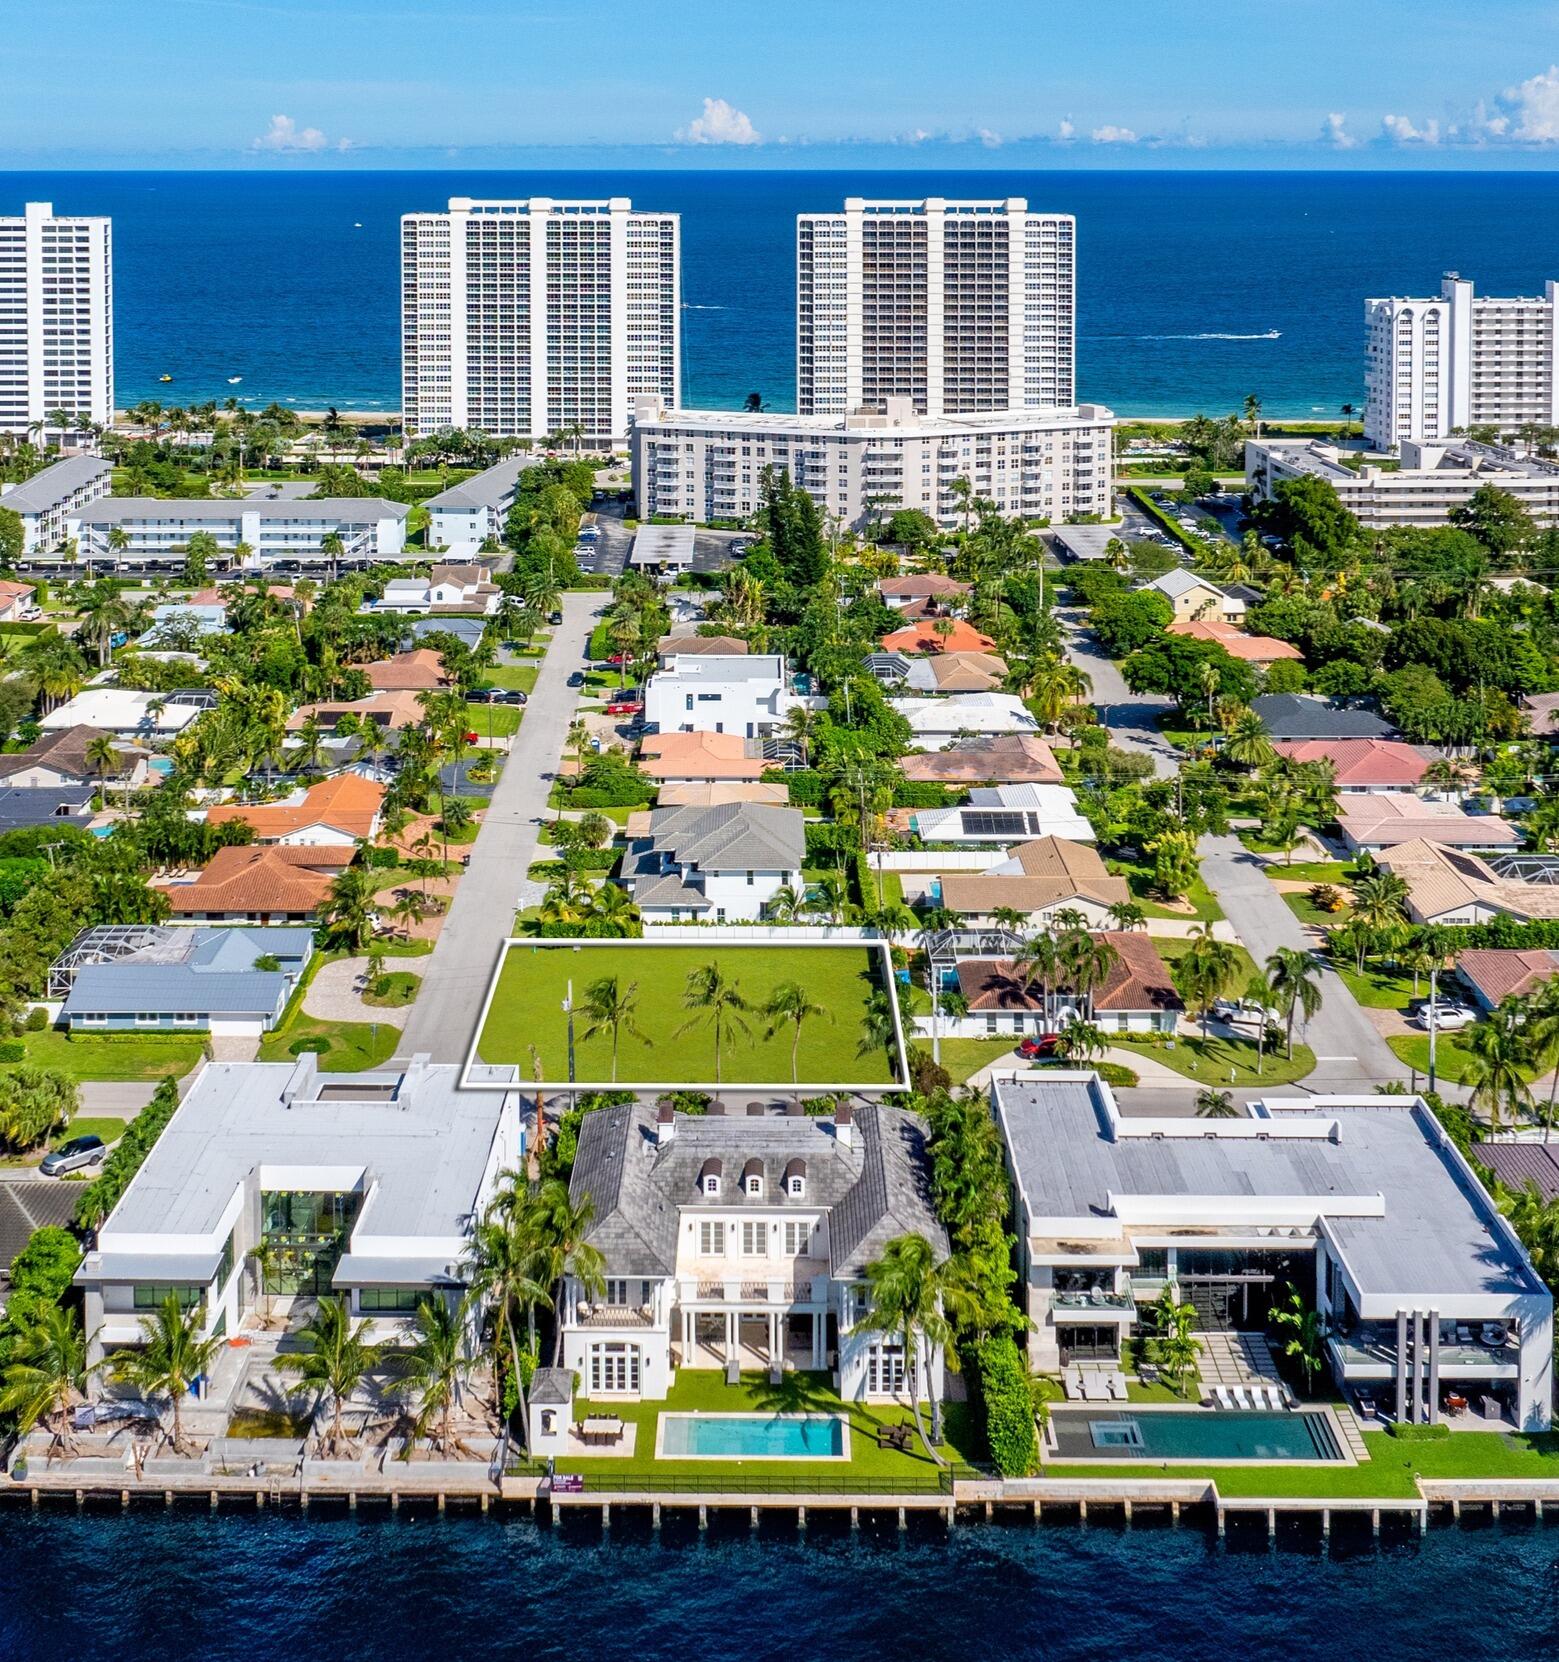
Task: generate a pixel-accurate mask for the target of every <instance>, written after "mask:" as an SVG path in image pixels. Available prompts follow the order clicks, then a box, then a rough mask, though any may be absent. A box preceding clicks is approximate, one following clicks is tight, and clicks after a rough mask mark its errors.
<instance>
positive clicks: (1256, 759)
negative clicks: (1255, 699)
mask: <svg viewBox="0 0 1559 1662" xmlns="http://www.w3.org/2000/svg"><path fill="white" fill-rule="evenodd" d="M1223 753H1224V755H1225V756H1227V757H1228V758H1229V760H1230V761H1231V762H1237V763H1238V764H1239V765H1240V766H1241V767H1243V768H1260V767H1265V766H1266V765H1267V764H1268V763H1269V762H1270V761H1271V760H1272V758H1273V757H1274V756H1275V755H1276V754H1277V752H1276V751H1275V750H1274V749H1273V748H1272V741H1271V739H1269V738H1268V737H1267V729H1266V726H1265V725H1264V724H1263V722H1262V719H1261V717H1260V716H1258V715H1257V714H1256V712H1255V711H1254V710H1251V709H1246V710H1242V711H1241V712H1240V714H1239V715H1237V716H1236V717H1235V718H1234V725H1233V726H1232V727H1231V728H1230V729H1229V735H1228V737H1227V738H1226V739H1225V740H1224V741H1223Z"/></svg>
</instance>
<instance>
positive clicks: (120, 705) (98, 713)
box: [38, 687, 217, 744]
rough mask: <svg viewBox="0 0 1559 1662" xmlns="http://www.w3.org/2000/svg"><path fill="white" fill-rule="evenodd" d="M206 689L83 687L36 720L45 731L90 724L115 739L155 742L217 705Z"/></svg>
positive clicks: (182, 728) (171, 736)
mask: <svg viewBox="0 0 1559 1662" xmlns="http://www.w3.org/2000/svg"><path fill="white" fill-rule="evenodd" d="M216 701H217V695H216V694H215V693H214V692H209V691H207V690H206V689H205V688H190V689H189V690H188V691H186V692H168V693H156V692H136V691H134V690H133V689H132V688H130V687H83V688H82V689H81V691H80V692H78V693H77V694H76V696H75V697H74V698H67V699H66V700H65V702H64V703H63V704H59V705H56V706H55V707H54V709H52V710H50V711H49V713H48V714H47V715H46V716H45V717H44V718H43V719H42V720H41V721H40V722H39V723H38V725H39V726H40V727H41V728H42V729H43V731H44V733H45V734H48V733H55V732H61V731H64V730H66V729H69V728H73V727H91V728H95V729H96V730H98V731H99V732H103V733H110V734H112V735H113V736H114V737H115V738H120V739H138V740H140V741H141V742H142V743H148V744H149V743H155V742H156V741H157V740H159V739H163V740H166V739H171V738H173V737H174V736H175V735H176V734H178V733H182V732H183V731H184V729H185V728H186V727H188V726H189V724H190V723H191V722H192V721H193V720H194V719H195V718H196V717H197V716H198V715H200V714H201V713H202V712H203V711H205V710H211V709H214V708H215V707H216Z"/></svg>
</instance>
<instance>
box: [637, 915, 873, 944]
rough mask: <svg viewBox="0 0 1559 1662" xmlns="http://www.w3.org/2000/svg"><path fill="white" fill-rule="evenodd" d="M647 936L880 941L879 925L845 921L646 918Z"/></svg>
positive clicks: (666, 938) (781, 941)
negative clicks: (672, 920)
mask: <svg viewBox="0 0 1559 1662" xmlns="http://www.w3.org/2000/svg"><path fill="white" fill-rule="evenodd" d="M644 932H645V934H646V936H650V935H653V936H654V938H655V939H656V940H657V941H697V942H700V943H702V942H705V941H707V940H708V939H709V938H710V936H711V935H714V936H717V937H718V938H719V939H720V940H722V941H752V942H755V943H759V944H770V945H776V946H797V945H799V944H800V943H802V942H804V941H839V942H843V943H845V944H846V945H850V944H854V943H856V942H861V941H880V940H882V938H883V936H882V933H881V931H879V930H876V929H862V928H860V927H858V926H857V925H854V924H843V923H704V924H698V923H693V924H687V923H654V922H651V921H650V920H649V919H646V920H645V925H644Z"/></svg>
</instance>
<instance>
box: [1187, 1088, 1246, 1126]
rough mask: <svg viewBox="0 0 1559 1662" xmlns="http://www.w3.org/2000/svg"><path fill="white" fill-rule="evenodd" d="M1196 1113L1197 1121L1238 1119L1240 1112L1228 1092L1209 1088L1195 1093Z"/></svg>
mask: <svg viewBox="0 0 1559 1662" xmlns="http://www.w3.org/2000/svg"><path fill="white" fill-rule="evenodd" d="M1196 1113H1197V1118H1198V1119H1204V1120H1232V1119H1238V1118H1239V1113H1240V1110H1239V1108H1238V1107H1237V1106H1236V1104H1235V1101H1234V1097H1233V1095H1232V1094H1231V1093H1230V1092H1228V1091H1215V1090H1213V1089H1211V1088H1210V1087H1209V1088H1207V1089H1205V1090H1200V1091H1198V1092H1197V1093H1196Z"/></svg>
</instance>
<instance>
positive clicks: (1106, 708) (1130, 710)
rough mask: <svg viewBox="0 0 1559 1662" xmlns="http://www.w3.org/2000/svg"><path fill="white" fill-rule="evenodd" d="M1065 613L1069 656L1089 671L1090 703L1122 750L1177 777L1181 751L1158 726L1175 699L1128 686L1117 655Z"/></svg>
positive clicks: (1159, 771)
mask: <svg viewBox="0 0 1559 1662" xmlns="http://www.w3.org/2000/svg"><path fill="white" fill-rule="evenodd" d="M1062 615H1063V625H1064V627H1065V628H1066V655H1067V657H1068V658H1069V659H1071V661H1072V662H1073V663H1074V664H1076V665H1077V667H1078V668H1079V669H1081V670H1083V671H1085V672H1086V674H1087V676H1088V679H1089V680H1090V681H1091V682H1092V683H1093V691H1092V693H1091V694H1090V695H1089V702H1090V703H1092V704H1093V706H1094V708H1095V709H1096V710H1098V712H1099V719H1100V720H1101V721H1102V722H1103V723H1104V725H1105V726H1106V727H1108V728H1109V730H1110V736H1111V738H1112V739H1113V740H1114V742H1115V743H1116V744H1117V745H1119V746H1120V748H1121V749H1122V750H1136V751H1140V752H1141V753H1142V754H1143V755H1145V756H1148V757H1150V758H1151V759H1152V762H1153V771H1154V773H1155V774H1156V775H1157V776H1158V777H1159V778H1160V779H1173V778H1174V776H1175V773H1176V772H1177V770H1178V768H1179V765H1180V754H1179V752H1178V751H1177V750H1176V749H1175V747H1174V746H1173V745H1172V744H1170V742H1169V740H1168V739H1166V738H1165V737H1164V735H1163V734H1162V733H1161V732H1159V730H1158V728H1157V727H1156V726H1155V725H1154V718H1155V717H1157V716H1158V715H1160V714H1161V713H1162V712H1163V711H1165V710H1168V709H1170V708H1171V707H1172V706H1173V704H1174V700H1173V699H1171V698H1165V697H1163V696H1162V695H1161V694H1158V693H1134V692H1133V691H1132V690H1131V688H1130V687H1128V686H1127V685H1126V681H1125V678H1124V677H1123V676H1122V675H1121V672H1120V666H1119V664H1117V663H1116V662H1115V661H1114V659H1113V658H1107V657H1105V655H1104V653H1103V652H1101V651H1100V650H1099V646H1098V644H1097V642H1096V641H1095V640H1094V638H1093V636H1092V635H1091V634H1090V633H1088V632H1087V631H1086V630H1084V629H1082V628H1081V627H1080V626H1079V625H1078V623H1077V622H1076V616H1077V614H1075V613H1073V614H1071V617H1070V618H1068V617H1067V615H1066V614H1065V613H1063V614H1062Z"/></svg>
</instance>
